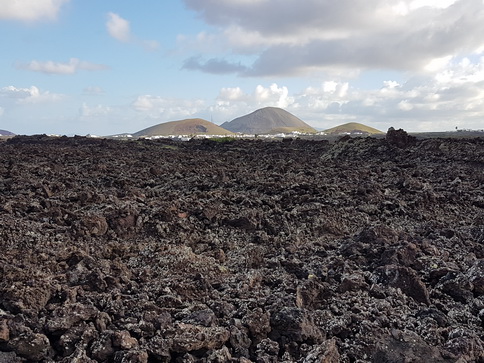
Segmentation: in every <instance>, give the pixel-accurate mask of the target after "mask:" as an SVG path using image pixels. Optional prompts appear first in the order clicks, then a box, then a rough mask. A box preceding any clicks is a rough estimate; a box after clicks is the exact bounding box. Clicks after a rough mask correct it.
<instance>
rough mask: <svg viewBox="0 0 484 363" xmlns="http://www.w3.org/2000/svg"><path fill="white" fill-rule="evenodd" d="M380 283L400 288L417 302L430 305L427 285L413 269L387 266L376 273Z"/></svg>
mask: <svg viewBox="0 0 484 363" xmlns="http://www.w3.org/2000/svg"><path fill="white" fill-rule="evenodd" d="M375 272H376V274H377V275H378V281H379V282H381V283H383V284H386V285H388V286H391V287H394V288H399V289H401V290H402V292H403V293H405V294H407V295H408V296H410V297H412V298H413V299H414V300H415V301H417V302H421V303H424V304H427V305H430V297H429V292H428V290H427V287H426V286H425V284H424V283H423V282H422V281H421V280H420V278H419V277H418V275H417V274H416V273H415V271H413V270H412V269H410V268H408V267H403V266H395V265H387V266H384V267H379V268H378V269H377V270H376V271H375Z"/></svg>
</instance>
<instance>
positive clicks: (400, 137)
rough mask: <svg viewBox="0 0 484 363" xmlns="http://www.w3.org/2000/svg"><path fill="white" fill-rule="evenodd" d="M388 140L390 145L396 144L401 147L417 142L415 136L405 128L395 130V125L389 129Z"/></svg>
mask: <svg viewBox="0 0 484 363" xmlns="http://www.w3.org/2000/svg"><path fill="white" fill-rule="evenodd" d="M386 140H387V142H388V143H389V144H390V145H395V146H397V147H400V148H404V147H408V146H410V145H414V144H415V143H416V138H415V136H410V135H409V134H407V132H406V131H404V130H403V129H398V130H395V129H394V128H393V127H390V128H389V129H388V131H387V135H386Z"/></svg>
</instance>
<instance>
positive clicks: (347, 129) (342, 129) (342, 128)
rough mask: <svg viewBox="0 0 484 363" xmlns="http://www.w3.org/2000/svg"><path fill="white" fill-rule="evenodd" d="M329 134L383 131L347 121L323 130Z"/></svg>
mask: <svg viewBox="0 0 484 363" xmlns="http://www.w3.org/2000/svg"><path fill="white" fill-rule="evenodd" d="M324 132H325V133H326V134H329V135H343V134H344V135H346V134H365V135H374V134H384V132H382V131H380V130H377V129H374V128H373V127H370V126H366V125H363V124H360V123H357V122H349V123H347V124H343V125H339V126H336V127H332V128H330V129H327V130H325V131H324Z"/></svg>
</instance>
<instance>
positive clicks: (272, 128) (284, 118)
mask: <svg viewBox="0 0 484 363" xmlns="http://www.w3.org/2000/svg"><path fill="white" fill-rule="evenodd" d="M220 127H223V128H225V129H227V130H229V131H232V132H237V133H242V134H274V133H281V132H283V133H291V132H294V131H298V132H304V133H315V132H316V130H315V129H314V128H313V127H311V126H310V125H308V124H307V123H305V122H304V121H303V120H301V119H300V118H298V117H296V116H294V115H293V114H292V113H290V112H288V111H286V110H284V109H282V108H278V107H264V108H260V109H258V110H255V111H253V112H251V113H249V114H247V115H244V116H240V117H237V118H235V119H233V120H232V121H227V122H224V123H223V124H221V125H220Z"/></svg>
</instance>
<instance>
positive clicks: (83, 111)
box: [79, 102, 112, 118]
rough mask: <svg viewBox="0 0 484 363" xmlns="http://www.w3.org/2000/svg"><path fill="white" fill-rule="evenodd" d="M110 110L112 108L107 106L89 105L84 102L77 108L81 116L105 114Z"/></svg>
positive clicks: (88, 116)
mask: <svg viewBox="0 0 484 363" xmlns="http://www.w3.org/2000/svg"><path fill="white" fill-rule="evenodd" d="M111 112H112V108H111V107H109V106H103V105H96V106H94V107H90V106H88V105H87V104H86V103H85V102H84V103H83V104H82V106H81V107H80V109H79V115H80V116H81V118H91V117H101V116H107V115H109V114H110V113H111Z"/></svg>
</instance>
